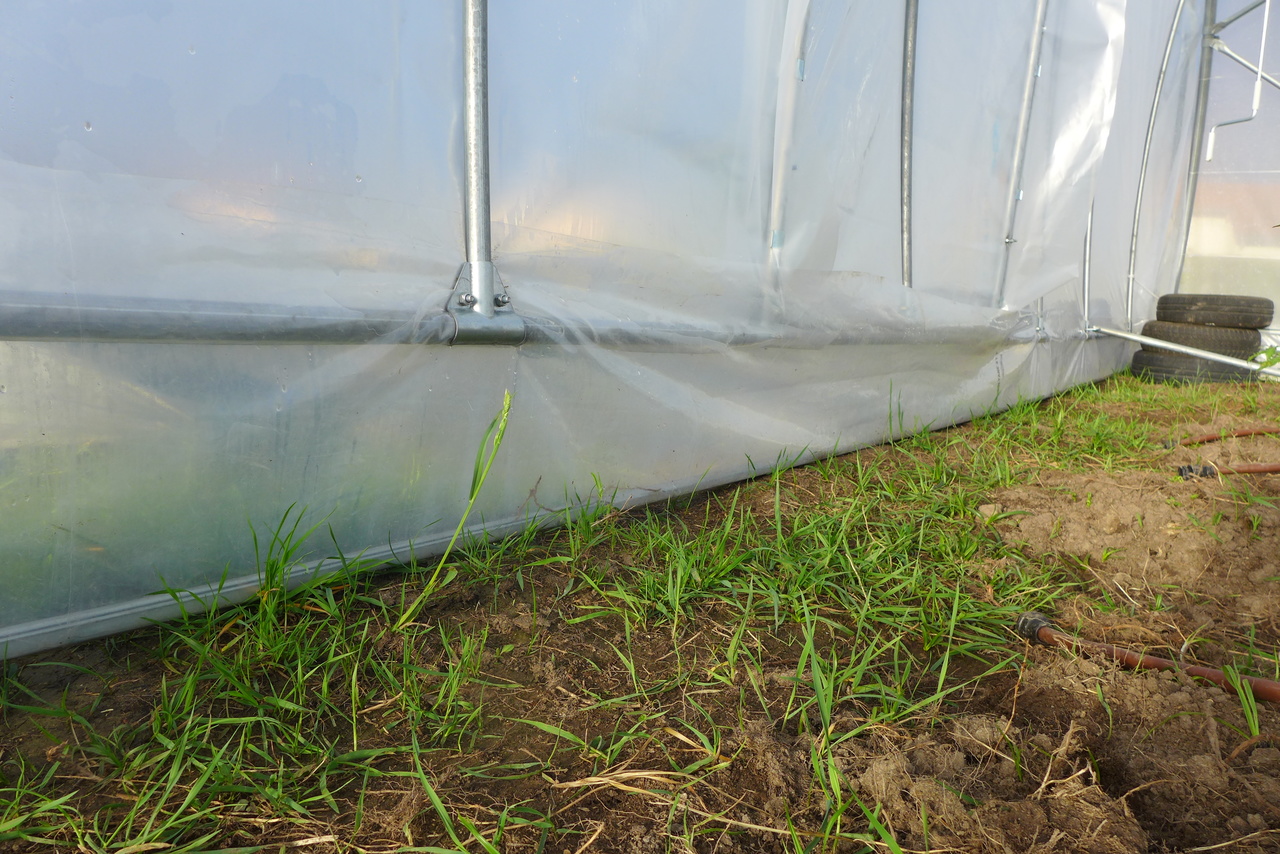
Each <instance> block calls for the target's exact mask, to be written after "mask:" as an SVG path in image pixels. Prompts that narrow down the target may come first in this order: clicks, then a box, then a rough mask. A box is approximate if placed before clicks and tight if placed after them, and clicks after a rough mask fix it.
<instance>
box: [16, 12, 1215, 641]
mask: <svg viewBox="0 0 1280 854" xmlns="http://www.w3.org/2000/svg"><path fill="white" fill-rule="evenodd" d="M455 5H456V4H447V3H443V2H438V3H429V4H428V3H422V4H396V3H385V4H383V3H347V4H323V5H321V6H316V5H315V4H310V3H301V2H298V3H288V2H277V3H270V4H262V3H248V2H228V1H227V0H218V2H212V0H210V2H184V3H181V4H169V3H155V2H143V0H138V1H137V2H132V0H96V2H94V3H91V4H74V3H54V4H49V3H41V2H18V3H11V4H10V5H9V6H8V7H7V8H6V14H5V15H4V16H3V19H2V20H0V87H4V91H3V97H2V98H0V110H4V111H5V119H4V121H0V291H4V292H5V294H4V295H2V296H0V320H3V319H4V317H5V314H6V312H9V314H10V317H11V318H12V317H15V316H18V315H15V314H13V312H14V311H15V310H16V309H14V308H13V306H15V305H17V304H18V303H19V302H22V301H25V303H24V304H30V303H31V302H32V301H33V300H35V301H37V302H38V301H39V300H40V299H42V298H43V299H45V300H47V301H48V302H50V303H56V304H57V305H61V306H66V305H71V306H73V307H74V306H75V305H77V304H79V303H78V302H77V301H80V302H83V304H85V305H89V304H92V303H93V302H94V300H98V301H101V300H102V299H111V300H118V301H121V302H120V304H121V305H124V306H125V309H124V311H125V313H127V310H128V309H127V306H128V305H129V300H130V299H133V298H138V299H146V300H148V301H149V302H148V303H147V305H154V304H155V301H157V300H159V301H161V302H162V303H163V302H164V301H173V303H174V304H175V305H178V304H185V303H186V302H190V301H216V302H223V303H237V304H242V305H249V306H250V307H251V306H252V305H254V304H262V305H264V306H265V305H271V306H276V307H279V306H282V305H283V306H296V307H297V309H298V311H299V312H302V313H305V312H313V311H323V310H327V309H333V310H335V311H341V312H347V313H354V314H357V315H358V314H360V313H362V312H364V313H377V312H385V311H393V312H403V313H404V316H407V317H408V316H417V317H429V316H434V315H438V314H439V313H440V312H441V310H442V309H443V307H444V305H445V300H446V297H447V294H448V292H449V290H450V288H451V287H452V285H453V279H454V276H455V275H456V271H457V269H458V267H459V265H460V264H461V262H462V261H463V246H464V244H463V235H462V222H463V214H462V211H463V191H462V177H461V175H462V156H461V122H460V116H461V106H462V91H461V86H462V83H461V72H460V68H461V41H462V35H461V14H460V10H459V9H458V8H455ZM1036 10H1037V7H1036V4H1033V3H1023V2H1014V0H1007V2H1001V3H992V2H990V0H952V2H948V3H924V4H921V6H920V12H919V26H918V32H917V50H918V53H917V56H918V63H917V67H916V69H915V87H914V92H913V93H912V94H913V98H914V110H913V119H914V136H913V139H912V143H911V152H912V163H913V174H912V182H911V185H912V193H911V215H910V217H909V220H910V224H911V254H912V258H913V263H914V268H915V273H914V276H913V281H912V283H911V284H912V287H911V288H909V289H908V288H905V287H904V286H903V285H904V282H903V274H902V268H903V261H902V258H903V245H902V222H903V214H902V204H901V187H902V182H901V161H902V157H901V155H902V103H903V92H902V80H903V53H904V51H903V48H904V30H905V21H906V14H905V4H900V3H885V2H881V1H880V0H876V2H870V0H866V2H834V0H812V2H790V3H779V2H765V0H747V2H743V0H721V2H703V3H697V4H689V3H686V2H683V0H679V2H677V0H658V1H657V2H655V0H644V2H641V1H640V0H634V2H618V3H609V4H604V3H600V2H598V0H577V2H573V0H556V2H543V3H537V4H532V3H523V2H517V0H492V2H491V4H490V10H489V23H490V42H489V57H490V92H489V103H490V113H491V133H492V139H491V142H492V182H493V183H492V195H493V210H492V220H493V231H494V242H495V245H494V260H495V263H496V265H497V270H498V273H499V276H500V277H501V280H502V282H503V283H504V285H505V286H506V288H507V290H508V292H509V293H510V296H511V299H512V306H513V307H514V308H515V309H516V310H517V311H518V312H519V313H520V314H521V315H522V316H524V317H526V318H529V319H530V322H537V323H539V324H540V328H542V329H543V330H544V333H545V334H543V335H541V336H540V337H539V338H538V340H537V341H533V342H530V343H526V344H524V345H522V346H518V347H515V346H487V347H486V346H453V347H446V346H442V345H438V344H437V345H407V344H403V343H395V342H397V341H404V340H406V338H405V336H404V335H401V334H397V333H396V332H395V330H391V331H388V332H386V333H385V334H383V335H381V336H380V337H375V338H372V340H370V341H369V343H365V344H351V345H335V344H323V343H307V342H306V341H294V342H292V343H283V342H281V341H272V340H265V339H264V340H260V341H253V340H250V341H239V342H236V343H208V342H184V341H182V340H174V341H160V342H157V341H145V342H144V341H128V340H109V339H110V338H111V337H112V336H110V335H102V334H99V333H100V329H99V328H98V327H97V326H94V327H93V328H92V329H89V328H88V327H86V329H85V330H82V331H79V332H77V331H76V330H74V329H73V330H71V331H70V332H68V333H66V334H58V335H53V334H50V335H46V336H45V339H44V340H31V339H26V338H23V337H22V336H21V335H13V336H11V337H10V339H9V340H7V341H0V508H3V510H4V512H3V514H0V550H2V557H0V577H2V578H3V581H4V586H5V591H6V593H5V596H4V597H3V598H0V649H3V650H7V654H9V655H19V654H23V653H26V652H30V651H33V650H37V649H40V648H45V647H49V646H52V645H54V644H57V643H62V642H66V641H72V640H78V639H82V638H86V637H91V636H94V635H99V634H104V633H107V632H112V631H118V630H123V629H126V628H130V627H133V626H136V625H141V624H143V623H144V622H145V621H146V620H147V619H155V618H162V617H164V616H166V615H169V614H172V613H174V611H175V610H176V609H177V605H176V604H175V602H174V600H173V598H172V597H171V596H170V595H168V594H166V593H164V592H163V591H165V590H169V591H182V590H187V591H192V592H195V593H198V594H199V595H201V596H202V597H203V598H204V599H205V601H209V596H208V591H209V590H210V588H211V587H220V589H221V591H222V595H224V596H226V597H228V598H230V597H235V596H246V595H249V593H250V592H251V591H252V589H253V587H254V585H256V583H257V580H258V579H257V576H256V574H255V570H254V553H253V545H252V539H251V536H250V530H249V528H250V525H252V526H253V527H254V528H255V529H256V530H257V532H258V539H259V542H260V543H264V542H265V541H266V537H267V532H268V531H269V530H270V529H273V528H274V527H275V526H276V525H277V524H278V523H279V522H280V520H281V518H282V517H283V516H284V514H285V512H286V510H287V508H289V507H291V506H292V507H295V508H300V509H303V510H304V512H305V522H304V525H303V527H304V528H305V527H307V526H309V525H310V524H312V523H315V522H321V521H322V520H323V523H324V524H323V525H322V528H321V531H322V533H321V534H318V535H317V536H316V537H315V538H313V540H311V541H310V542H309V543H308V544H307V546H306V548H305V549H304V550H303V556H304V557H306V558H307V559H308V560H309V561H310V562H312V563H313V564H314V563H316V562H320V561H322V560H323V559H325V558H327V557H330V556H332V555H334V554H336V553H337V551H338V550H339V549H341V551H342V552H344V553H345V554H347V555H349V556H354V555H357V554H363V555H364V556H365V557H367V558H378V559H388V560H408V559H410V558H412V557H414V556H423V555H426V554H430V553H433V552H436V553H438V551H439V550H440V549H441V548H442V546H443V543H444V542H445V541H446V540H447V538H448V535H449V533H450V532H451V531H452V530H453V528H454V526H455V525H456V523H457V521H458V519H459V517H460V515H461V513H462V510H463V507H464V506H465V503H466V497H467V489H468V485H469V482H470V478H471V471H472V464H473V461H474V458H475V453H476V449H477V447H478V445H479V443H480V441H481V438H482V436H483V434H484V431H485V428H486V427H487V426H488V425H489V423H490V421H491V419H492V418H493V417H494V415H495V414H496V413H497V411H498V409H499V407H500V405H501V400H502V395H503V392H504V391H506V390H510V391H511V392H512V394H513V397H514V407H513V411H512V420H511V424H510V427H509V429H508V432H507V436H506V440H505V442H504V444H503V446H502V449H501V452H500V455H499V457H498V461H497V464H496V466H495V468H494V470H493V472H492V474H491V476H490V480H489V483H488V484H487V486H486V488H485V492H484V493H483V495H482V497H481V500H480V502H479V505H478V508H477V511H476V514H475V516H474V517H473V520H472V521H473V527H474V528H475V529H476V530H477V531H478V530H480V529H481V528H482V527H483V529H484V530H486V531H487V532H488V533H489V534H501V533H503V532H509V531H511V530H515V529H517V528H522V527H524V526H525V525H528V524H531V523H532V522H534V521H536V520H539V519H542V520H543V521H544V522H545V521H549V520H551V519H554V518H557V517H558V514H560V513H561V511H563V510H564V509H565V508H573V507H580V506H581V505H582V504H583V503H585V502H588V501H593V500H594V501H599V500H602V499H603V500H612V501H614V502H617V503H619V504H638V503H641V502H646V501H653V500H657V499H660V498H662V497H664V496H669V495H673V494H679V493H682V492H688V491H690V490H692V489H696V488H705V487H709V486H713V485H717V484H723V483H727V482H731V481H733V480H736V479H740V478H742V477H744V476H748V475H751V474H754V473H758V472H762V471H766V470H769V469H771V468H773V467H775V466H777V465H786V464H791V463H795V462H798V461H802V460H806V459H810V458H813V457H816V456H821V455H825V454H829V453H831V452H832V451H838V450H847V449H851V448H854V447H857V446H861V445H866V444H870V443H874V442H877V441H881V440H883V439H886V438H888V437H891V436H896V435H901V434H903V433H907V432H911V431H916V430H919V429H923V428H925V427H942V426H944V425H947V424H951V423H955V422H957V421H963V420H966V419H968V418H970V417H971V416H972V415H974V414H977V413H982V412H986V411H990V410H993V409H999V408H1002V407H1004V406H1007V405H1009V404H1011V403H1013V402H1014V401H1016V400H1018V399H1020V398H1027V397H1038V396H1043V395H1046V394H1049V393H1051V392H1053V391H1055V390H1058V389H1061V388H1064V387H1067V386H1070V385H1072V384H1075V383H1079V382H1082V381H1086V380H1090V379H1094V378H1098V377H1102V376H1106V375H1107V374H1109V373H1111V372H1113V371H1114V370H1115V369H1117V368H1118V367H1120V366H1121V365H1122V364H1123V361H1124V358H1125V356H1126V355H1127V353H1128V351H1129V349H1131V345H1125V344H1124V343H1122V342H1117V341H1113V340H1106V339H1090V338H1088V336H1086V335H1085V334H1084V329H1085V326H1086V312H1085V298H1084V292H1085V287H1084V282H1085V279H1086V278H1088V280H1089V288H1088V293H1089V300H1088V302H1089V305H1088V317H1087V320H1088V321H1089V322H1092V323H1095V324H1099V325H1113V326H1120V325H1123V324H1124V323H1125V320H1126V311H1127V310H1128V306H1129V300H1130V294H1131V293H1132V294H1133V295H1134V297H1133V299H1134V305H1135V306H1136V307H1137V310H1138V311H1139V312H1141V311H1145V310H1149V308H1150V305H1151V303H1152V301H1153V299H1154V295H1155V294H1157V293H1159V292H1163V291H1168V290H1171V289H1172V283H1173V277H1174V275H1175V272H1176V268H1177V262H1178V259H1179V258H1180V253H1181V250H1182V245H1181V236H1182V233H1183V232H1182V229H1181V226H1180V222H1179V220H1180V218H1181V216H1182V213H1181V211H1182V205H1183V202H1184V201H1185V196H1184V194H1185V191H1186V186H1187V180H1186V176H1187V171H1188V161H1189V158H1190V147H1191V138H1192V127H1191V122H1192V119H1193V117H1194V113H1195V109H1194V107H1195V103H1194V99H1195V91H1196V85H1195V84H1196V80H1197V75H1198V61H1199V45H1200V32H1201V27H1202V26H1203V17H1204V8H1203V4H1202V3H1201V2H1192V0H1186V2H1181V3H1172V2H1171V3H1167V4H1152V3H1140V2H1124V0H1098V2H1075V0H1071V2H1066V0H1047V2H1046V4H1045V6H1044V10H1043V11H1044V16H1043V20H1044V30H1043V35H1042V36H1041V34H1040V33H1039V32H1038V31H1037V27H1036V24H1037V12H1036ZM1037 39H1039V40H1040V41H1039V43H1038V44H1037ZM1033 50H1038V51H1039V62H1038V67H1037V68H1034V69H1032V68H1031V67H1030V66H1029V59H1030V56H1031V52H1032V51H1033ZM1166 56H1167V57H1168V60H1167V61H1166ZM1032 70H1034V71H1035V72H1036V74H1035V77H1034V80H1033V81H1028V72H1029V71H1032ZM1029 82H1030V84H1032V85H1029ZM1157 86H1160V87H1161V92H1162V94H1161V98H1160V102H1159V105H1158V108H1157V109H1156V110H1155V111H1154V118H1155V123H1154V125H1151V124H1150V119H1151V118H1152V112H1153V111H1152V108H1153V99H1154V96H1155V92H1156V89H1157ZM1027 94H1029V95H1030V99H1029V100H1027V99H1026V98H1025V97H1024V96H1025V95H1027ZM1149 128H1152V129H1153V132H1151V133H1149ZM1019 151H1021V152H1022V155H1021V158H1019V157H1018V156H1017V152H1019ZM1019 160H1020V163H1021V168H1020V169H1016V168H1015V166H1016V164H1017V163H1018V162H1019ZM1144 162H1145V163H1146V164H1147V168H1146V172H1145V175H1146V179H1145V184H1144V185H1143V189H1142V192H1141V193H1140V192H1139V176H1140V175H1141V174H1143V173H1142V166H1143V163H1144ZM1090 211H1092V222H1093V226H1092V238H1093V239H1092V246H1091V247H1090V251H1089V252H1086V246H1085V242H1086V241H1085V237H1086V233H1087V231H1088V223H1089V217H1090ZM1135 214H1136V216H1135ZM1135 220H1136V221H1137V222H1138V232H1137V237H1136V240H1134V239H1131V238H1132V236H1133V234H1134V231H1133V229H1134V223H1135ZM1131 250H1132V252H1131ZM1005 253H1007V255H1006V254H1005ZM1086 257H1089V258H1091V264H1090V269H1089V270H1088V275H1087V276H1086V269H1085V259H1086ZM233 320H234V318H233ZM545 330H554V331H552V332H545ZM117 337H119V336H117ZM330 529H331V531H332V540H330V537H329V530H330Z"/></svg>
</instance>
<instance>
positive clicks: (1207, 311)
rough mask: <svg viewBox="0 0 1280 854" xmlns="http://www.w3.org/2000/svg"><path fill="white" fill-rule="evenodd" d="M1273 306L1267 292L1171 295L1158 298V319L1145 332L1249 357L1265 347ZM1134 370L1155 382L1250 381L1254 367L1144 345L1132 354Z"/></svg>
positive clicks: (1137, 374) (1189, 345)
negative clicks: (1264, 335) (1263, 294)
mask: <svg viewBox="0 0 1280 854" xmlns="http://www.w3.org/2000/svg"><path fill="white" fill-rule="evenodd" d="M1274 314H1275V305H1274V304H1273V303H1272V302H1271V300H1269V299H1265V298H1263V297H1247V296H1234V295H1229V294H1167V295H1165V296H1162V297H1160V300H1159V301H1158V302H1157V303H1156V319H1155V320H1151V321H1148V322H1147V323H1146V324H1145V325H1144V326H1143V327H1142V334H1143V335H1144V336H1146V337H1148V338H1158V339H1160V340H1161V341H1168V342H1170V343H1172V344H1181V345H1183V346H1184V347H1195V348H1196V349H1197V350H1207V351H1208V352H1210V353H1220V354H1221V355H1223V356H1231V357H1232V358H1235V359H1246V360H1247V359H1251V358H1253V356H1254V355H1255V354H1256V353H1257V352H1258V351H1259V350H1261V349H1262V333H1261V332H1259V331H1258V330H1260V329H1263V328H1265V327H1267V326H1269V325H1271V318H1272V317H1273V316H1274ZM1133 374H1134V376H1137V377H1142V378H1143V379H1147V380H1150V381H1152V382H1163V383H1167V382H1175V383H1188V382H1248V381H1250V380H1253V379H1255V377H1256V374H1255V372H1253V371H1251V370H1249V369H1248V368H1241V367H1237V366H1235V365H1228V364H1225V363H1223V362H1215V361H1213V360H1212V359H1204V358H1201V357H1199V356H1188V355H1185V354H1182V353H1175V352H1173V351H1171V350H1163V349H1161V348H1160V347H1159V345H1156V344H1143V345H1142V349H1141V350H1139V351H1138V352H1136V353H1134V354H1133Z"/></svg>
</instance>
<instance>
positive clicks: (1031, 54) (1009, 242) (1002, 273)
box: [992, 0, 1049, 308]
mask: <svg viewBox="0 0 1280 854" xmlns="http://www.w3.org/2000/svg"><path fill="white" fill-rule="evenodd" d="M1048 9H1049V0H1036V14H1035V24H1034V26H1033V29H1032V31H1031V49H1030V50H1029V51H1028V52H1027V73H1026V76H1025V77H1024V78H1023V84H1022V106H1021V107H1020V109H1019V113H1018V135H1017V137H1016V139H1015V140H1014V147H1013V168H1012V170H1011V174H1010V177H1009V193H1008V197H1007V198H1006V200H1005V214H1004V250H1003V251H1002V252H1001V253H1000V256H999V262H998V264H999V266H998V267H997V269H996V293H995V299H994V300H993V303H992V304H993V305H995V306H996V307H997V308H998V307H1000V306H1002V305H1004V293H1005V282H1006V280H1007V279H1008V276H1009V260H1010V254H1011V252H1012V249H1013V244H1015V243H1017V242H1018V240H1017V238H1015V237H1014V236H1013V228H1014V225H1015V223H1016V222H1017V218H1018V202H1019V201H1021V200H1022V170H1023V167H1025V166H1026V159H1027V137H1028V135H1029V134H1030V132H1031V107H1032V103H1033V102H1034V100H1035V94H1036V81H1037V80H1039V79H1040V53H1041V48H1042V47H1043V46H1044V31H1045V19H1046V16H1047V14H1048Z"/></svg>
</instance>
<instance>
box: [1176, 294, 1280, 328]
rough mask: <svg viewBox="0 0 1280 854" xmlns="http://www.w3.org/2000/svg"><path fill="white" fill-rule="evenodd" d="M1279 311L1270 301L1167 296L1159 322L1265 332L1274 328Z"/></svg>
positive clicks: (1246, 298) (1214, 296) (1221, 297)
mask: <svg viewBox="0 0 1280 854" xmlns="http://www.w3.org/2000/svg"><path fill="white" fill-rule="evenodd" d="M1275 310H1276V307H1275V303H1273V302H1272V301H1271V300H1269V299H1267V298H1266V297H1244V296H1233V295H1231V294H1165V295H1164V296H1162V297H1160V299H1159V300H1158V301H1157V302H1156V320H1165V321H1168V322H1170V323H1199V324H1202V325H1204V326H1228V327H1232V328H1235V329H1265V328H1266V327H1268V326H1270V325H1271V318H1272V317H1274V316H1275Z"/></svg>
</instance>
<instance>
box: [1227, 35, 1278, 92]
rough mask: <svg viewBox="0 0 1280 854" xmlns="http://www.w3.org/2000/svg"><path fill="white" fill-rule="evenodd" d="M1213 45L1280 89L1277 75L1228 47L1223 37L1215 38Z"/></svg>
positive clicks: (1229, 57) (1228, 57)
mask: <svg viewBox="0 0 1280 854" xmlns="http://www.w3.org/2000/svg"><path fill="white" fill-rule="evenodd" d="M1212 47H1213V49H1214V50H1216V51H1217V52H1218V53H1220V54H1222V55H1223V56H1225V57H1226V58H1227V59H1231V60H1234V61H1235V62H1237V63H1239V64H1240V65H1243V66H1244V67H1245V68H1247V69H1249V70H1250V71H1252V72H1253V73H1255V74H1257V75H1258V76H1259V77H1261V78H1262V79H1263V80H1264V81H1266V82H1267V83H1270V84H1271V85H1272V86H1274V87H1276V88H1277V89H1280V80H1277V79H1276V78H1275V77H1272V76H1271V75H1270V74H1268V73H1267V72H1265V71H1263V70H1262V69H1260V68H1258V66H1256V65H1254V64H1253V63H1252V62H1250V61H1249V60H1247V59H1245V58H1244V57H1243V56H1241V55H1240V54H1238V53H1236V52H1235V51H1234V50H1232V49H1231V48H1230V47H1228V46H1227V43H1226V42H1224V41H1223V40H1222V39H1214V40H1213V45H1212Z"/></svg>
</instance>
